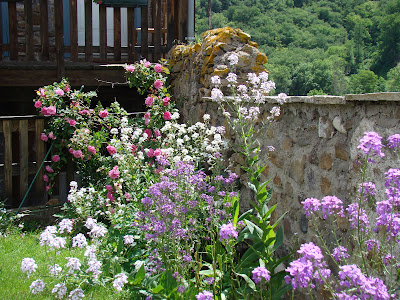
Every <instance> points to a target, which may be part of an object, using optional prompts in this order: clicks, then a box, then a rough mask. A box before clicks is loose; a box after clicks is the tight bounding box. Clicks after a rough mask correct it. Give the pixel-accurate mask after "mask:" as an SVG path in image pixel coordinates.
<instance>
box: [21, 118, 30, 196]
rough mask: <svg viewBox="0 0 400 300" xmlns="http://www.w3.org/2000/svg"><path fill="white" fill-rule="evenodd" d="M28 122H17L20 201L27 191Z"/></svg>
mask: <svg viewBox="0 0 400 300" xmlns="http://www.w3.org/2000/svg"><path fill="white" fill-rule="evenodd" d="M28 156H29V149H28V120H20V121H19V163H20V164H19V168H20V175H19V198H20V199H22V198H23V197H24V195H25V193H26V192H27V190H28V176H29V168H28Z"/></svg>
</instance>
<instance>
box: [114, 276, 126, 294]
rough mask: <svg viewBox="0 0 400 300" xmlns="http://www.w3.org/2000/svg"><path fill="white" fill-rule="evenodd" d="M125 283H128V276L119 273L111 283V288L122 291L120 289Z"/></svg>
mask: <svg viewBox="0 0 400 300" xmlns="http://www.w3.org/2000/svg"><path fill="white" fill-rule="evenodd" d="M126 283H128V276H126V274H124V273H119V274H117V275H115V277H114V281H113V287H115V289H116V290H117V291H122V288H123V287H124V285H125V284H126Z"/></svg>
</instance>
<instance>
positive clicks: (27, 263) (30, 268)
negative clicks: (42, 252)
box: [21, 257, 38, 278]
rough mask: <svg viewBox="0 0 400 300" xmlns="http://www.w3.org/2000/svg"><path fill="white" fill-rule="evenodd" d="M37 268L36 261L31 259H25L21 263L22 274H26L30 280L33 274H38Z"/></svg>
mask: <svg viewBox="0 0 400 300" xmlns="http://www.w3.org/2000/svg"><path fill="white" fill-rule="evenodd" d="M37 267H38V266H37V264H36V262H35V260H34V259H33V258H30V257H25V258H24V259H23V260H22V262H21V271H22V273H25V272H26V275H27V276H28V278H29V276H30V275H31V274H32V273H33V272H36V269H37Z"/></svg>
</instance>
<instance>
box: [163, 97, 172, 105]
mask: <svg viewBox="0 0 400 300" xmlns="http://www.w3.org/2000/svg"><path fill="white" fill-rule="evenodd" d="M169 101H171V98H169V97H165V98H164V99H162V102H163V105H164V106H167V105H168V104H169Z"/></svg>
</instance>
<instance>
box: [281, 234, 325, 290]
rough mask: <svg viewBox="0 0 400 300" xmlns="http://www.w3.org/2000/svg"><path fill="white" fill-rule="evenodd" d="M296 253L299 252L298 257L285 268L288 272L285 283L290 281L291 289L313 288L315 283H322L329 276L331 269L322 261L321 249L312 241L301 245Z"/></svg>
mask: <svg viewBox="0 0 400 300" xmlns="http://www.w3.org/2000/svg"><path fill="white" fill-rule="evenodd" d="M297 253H299V254H301V256H300V258H299V259H297V260H294V261H292V262H291V263H290V265H289V267H288V268H286V270H285V271H286V272H288V273H289V274H290V276H289V275H287V276H286V277H285V280H286V283H290V284H291V285H292V287H293V289H298V288H306V287H308V286H310V287H311V288H315V283H320V284H322V283H323V282H324V280H326V279H327V278H328V277H329V276H330V274H331V270H329V269H328V268H326V267H327V264H326V262H325V261H322V259H323V255H322V251H321V249H320V248H319V247H318V246H316V245H315V244H314V243H312V242H311V243H307V244H303V245H301V247H300V250H298V251H297Z"/></svg>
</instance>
